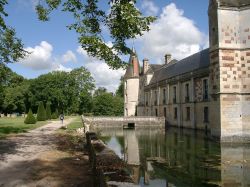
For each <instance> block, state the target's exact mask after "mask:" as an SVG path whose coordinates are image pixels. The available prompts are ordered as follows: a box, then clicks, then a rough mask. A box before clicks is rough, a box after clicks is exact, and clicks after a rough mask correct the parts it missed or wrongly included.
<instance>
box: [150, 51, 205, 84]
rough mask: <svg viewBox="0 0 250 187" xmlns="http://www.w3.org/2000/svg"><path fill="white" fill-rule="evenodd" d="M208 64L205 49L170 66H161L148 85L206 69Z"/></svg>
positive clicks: (171, 63) (173, 62)
mask: <svg viewBox="0 0 250 187" xmlns="http://www.w3.org/2000/svg"><path fill="white" fill-rule="evenodd" d="M209 64H210V60H209V49H205V50H203V51H200V52H198V53H196V54H193V55H191V56H189V57H187V58H184V59H182V60H180V61H178V62H176V61H172V62H170V64H167V65H162V66H161V68H158V69H157V70H156V71H154V75H153V77H152V79H151V81H150V83H149V84H154V83H157V82H160V81H163V80H166V79H169V78H172V77H175V76H177V75H181V74H185V73H188V72H192V71H195V70H198V69H203V68H208V67H209Z"/></svg>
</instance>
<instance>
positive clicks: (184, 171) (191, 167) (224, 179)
mask: <svg viewBox="0 0 250 187" xmlns="http://www.w3.org/2000/svg"><path fill="white" fill-rule="evenodd" d="M100 130H101V136H102V138H103V140H104V141H105V142H106V143H107V144H108V146H109V147H111V148H112V149H113V150H115V152H116V153H117V154H118V155H119V156H120V157H121V158H123V159H124V160H125V161H126V162H127V163H128V164H129V165H130V167H131V174H132V176H133V180H134V182H135V183H136V184H140V185H141V186H149V187H150V186H152V187H153V186H154V187H163V186H164V187H167V186H168V187H170V186H176V187H188V186H192V187H193V186H199V187H202V186H223V187H228V186H233V187H236V186H242V187H245V186H246V187H248V186H250V145H224V144H223V145H220V144H219V143H215V142H212V141H209V139H208V138H207V137H206V136H205V135H204V133H203V132H194V131H192V130H179V129H176V128H172V129H169V130H168V131H167V132H166V133H165V131H164V130H163V129H159V128H157V129H155V128H154V129H153V128H151V129H149V128H147V129H145V128H143V129H136V130H123V129H119V128H103V129H100Z"/></svg>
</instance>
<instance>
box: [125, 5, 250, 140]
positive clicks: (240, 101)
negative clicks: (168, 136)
mask: <svg viewBox="0 0 250 187" xmlns="http://www.w3.org/2000/svg"><path fill="white" fill-rule="evenodd" d="M208 15H209V38H210V39H209V41H210V46H209V48H208V49H205V50H202V51H200V52H198V53H196V54H193V55H191V56H189V57H187V58H185V59H182V60H179V61H177V60H174V59H172V58H171V55H170V54H167V55H166V56H165V63H164V64H162V65H156V64H150V63H149V60H147V59H144V60H143V67H140V65H139V60H138V57H137V54H136V52H135V50H133V53H132V54H131V57H130V60H129V65H128V68H127V70H126V73H125V76H124V80H125V84H124V86H125V88H124V90H125V93H124V94H125V96H124V99H125V104H124V114H125V116H159V117H163V116H165V118H166V121H167V123H168V124H169V125H173V126H177V127H184V128H192V129H202V130H205V129H206V130H208V131H210V132H211V135H212V136H215V137H217V138H219V139H221V141H232V140H240V141H241V140H244V138H247V137H250V19H249V18H250V1H249V0H237V1H236V0H210V3H209V9H208Z"/></svg>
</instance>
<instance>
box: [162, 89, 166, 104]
mask: <svg viewBox="0 0 250 187" xmlns="http://www.w3.org/2000/svg"><path fill="white" fill-rule="evenodd" d="M162 98H163V101H162V103H163V104H164V105H165V104H166V89H163V97H162Z"/></svg>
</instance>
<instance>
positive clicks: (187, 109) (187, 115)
mask: <svg viewBox="0 0 250 187" xmlns="http://www.w3.org/2000/svg"><path fill="white" fill-rule="evenodd" d="M186 120H187V121H190V107H187V108H186Z"/></svg>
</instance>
